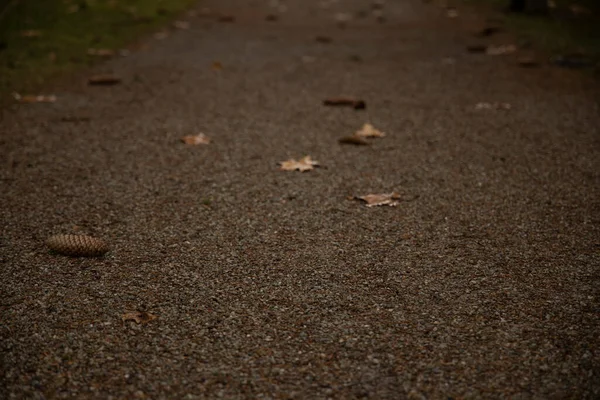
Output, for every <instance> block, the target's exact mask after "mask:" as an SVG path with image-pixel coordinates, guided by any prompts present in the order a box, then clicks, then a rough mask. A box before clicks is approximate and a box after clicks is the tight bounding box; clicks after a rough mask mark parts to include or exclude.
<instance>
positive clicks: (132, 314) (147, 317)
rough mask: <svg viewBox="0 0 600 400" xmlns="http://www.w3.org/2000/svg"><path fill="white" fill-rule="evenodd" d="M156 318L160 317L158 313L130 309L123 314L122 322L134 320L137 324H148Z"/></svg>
mask: <svg viewBox="0 0 600 400" xmlns="http://www.w3.org/2000/svg"><path fill="white" fill-rule="evenodd" d="M156 318H158V317H157V316H156V315H154V314H150V313H149V312H146V311H129V312H126V313H124V314H123V315H121V321H122V322H127V321H134V322H135V323H136V324H147V323H148V322H150V321H154V320H155V319H156Z"/></svg>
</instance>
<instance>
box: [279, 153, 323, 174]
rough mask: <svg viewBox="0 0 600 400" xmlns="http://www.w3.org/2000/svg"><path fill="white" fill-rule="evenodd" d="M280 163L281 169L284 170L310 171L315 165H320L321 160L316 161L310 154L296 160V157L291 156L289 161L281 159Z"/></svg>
mask: <svg viewBox="0 0 600 400" xmlns="http://www.w3.org/2000/svg"><path fill="white" fill-rule="evenodd" d="M279 165H280V169H281V170H282V171H296V170H297V171H300V172H305V171H310V170H311V169H314V167H318V166H319V162H318V161H314V160H313V159H312V158H310V156H306V157H303V158H301V159H300V160H299V161H296V160H295V159H293V158H291V159H289V160H287V161H281V162H280V163H279Z"/></svg>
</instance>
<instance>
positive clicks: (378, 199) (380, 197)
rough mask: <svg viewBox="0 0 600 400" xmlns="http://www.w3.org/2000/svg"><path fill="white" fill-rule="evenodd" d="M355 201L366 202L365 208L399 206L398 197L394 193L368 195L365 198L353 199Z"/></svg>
mask: <svg viewBox="0 0 600 400" xmlns="http://www.w3.org/2000/svg"><path fill="white" fill-rule="evenodd" d="M355 199H357V200H362V201H364V202H366V203H367V204H366V206H367V207H375V206H390V207H395V206H397V205H398V204H400V201H399V200H400V195H399V194H398V193H396V192H392V193H382V194H368V195H366V196H358V197H355Z"/></svg>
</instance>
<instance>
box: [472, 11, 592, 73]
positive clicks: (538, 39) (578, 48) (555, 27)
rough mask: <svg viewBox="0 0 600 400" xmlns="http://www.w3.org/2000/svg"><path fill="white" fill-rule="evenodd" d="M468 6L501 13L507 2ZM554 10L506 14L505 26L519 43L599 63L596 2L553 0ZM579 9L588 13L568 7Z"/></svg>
mask: <svg viewBox="0 0 600 400" xmlns="http://www.w3.org/2000/svg"><path fill="white" fill-rule="evenodd" d="M465 1H466V2H468V3H470V4H478V5H486V6H491V7H492V8H494V9H495V10H498V11H499V10H505V9H506V8H507V6H508V4H509V0H465ZM554 3H555V5H556V7H555V8H550V12H549V14H548V15H529V14H526V13H506V14H505V15H506V18H505V24H506V27H507V28H508V29H509V30H511V31H513V32H515V33H517V35H518V36H519V39H520V40H521V41H523V42H530V43H532V44H533V45H534V46H535V47H537V48H540V49H542V50H545V51H547V52H549V53H551V54H555V55H560V54H572V53H582V54H584V55H586V56H587V57H589V58H590V59H592V60H595V61H596V62H598V61H600V1H598V0H573V1H570V0H554ZM573 5H578V6H583V7H585V9H587V10H588V11H589V13H585V14H575V13H573V11H572V10H571V6H573Z"/></svg>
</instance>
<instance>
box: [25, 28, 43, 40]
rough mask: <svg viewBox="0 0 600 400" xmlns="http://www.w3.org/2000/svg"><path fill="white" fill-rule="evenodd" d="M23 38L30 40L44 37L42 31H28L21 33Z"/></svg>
mask: <svg viewBox="0 0 600 400" xmlns="http://www.w3.org/2000/svg"><path fill="white" fill-rule="evenodd" d="M21 36H23V37H28V38H36V37H40V36H42V31H38V30H35V29H28V30H25V31H21Z"/></svg>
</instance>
